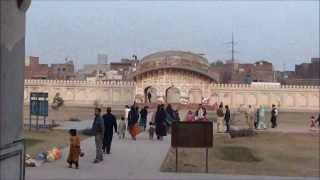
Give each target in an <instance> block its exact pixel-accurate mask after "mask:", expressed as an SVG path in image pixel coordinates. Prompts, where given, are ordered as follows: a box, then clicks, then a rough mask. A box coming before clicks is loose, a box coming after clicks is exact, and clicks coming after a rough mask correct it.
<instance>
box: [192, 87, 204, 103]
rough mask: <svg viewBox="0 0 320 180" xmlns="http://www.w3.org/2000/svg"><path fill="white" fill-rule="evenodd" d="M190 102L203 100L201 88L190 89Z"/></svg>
mask: <svg viewBox="0 0 320 180" xmlns="http://www.w3.org/2000/svg"><path fill="white" fill-rule="evenodd" d="M189 99H190V101H189V103H191V104H200V103H201V100H202V92H201V90H200V89H190V91H189Z"/></svg>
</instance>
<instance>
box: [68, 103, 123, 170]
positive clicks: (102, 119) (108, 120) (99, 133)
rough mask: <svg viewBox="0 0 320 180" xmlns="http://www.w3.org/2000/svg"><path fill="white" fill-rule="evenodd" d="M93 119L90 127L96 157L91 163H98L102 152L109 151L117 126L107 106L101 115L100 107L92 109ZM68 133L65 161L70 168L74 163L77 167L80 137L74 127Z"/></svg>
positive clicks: (106, 152)
mask: <svg viewBox="0 0 320 180" xmlns="http://www.w3.org/2000/svg"><path fill="white" fill-rule="evenodd" d="M94 115H95V116H94V120H93V123H92V127H91V132H92V135H94V137H95V145H96V158H95V159H94V161H93V163H99V162H101V161H103V153H105V154H110V153H111V143H112V138H113V134H114V131H113V130H115V132H116V133H117V131H118V126H117V120H116V117H115V116H114V115H113V114H112V113H111V108H110V107H108V108H107V111H106V113H105V114H104V115H103V116H102V115H101V108H95V109H94ZM122 121H123V122H124V118H122ZM119 126H120V127H119V128H123V127H122V125H121V123H119ZM69 134H70V148H69V155H68V158H67V162H68V164H69V168H72V165H73V164H74V165H75V167H76V168H77V169H78V168H79V157H80V156H82V155H83V153H82V152H81V147H80V138H79V136H78V135H77V130H76V129H71V130H70V131H69Z"/></svg>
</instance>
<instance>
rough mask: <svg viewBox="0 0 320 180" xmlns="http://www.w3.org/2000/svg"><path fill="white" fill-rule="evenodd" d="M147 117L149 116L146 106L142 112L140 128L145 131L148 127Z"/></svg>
mask: <svg viewBox="0 0 320 180" xmlns="http://www.w3.org/2000/svg"><path fill="white" fill-rule="evenodd" d="M147 116H148V106H145V107H143V108H142V109H141V111H140V126H141V127H142V128H143V131H145V130H146V127H147Z"/></svg>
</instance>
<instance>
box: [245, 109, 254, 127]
mask: <svg viewBox="0 0 320 180" xmlns="http://www.w3.org/2000/svg"><path fill="white" fill-rule="evenodd" d="M246 121H247V125H248V128H249V129H253V126H254V110H253V108H252V106H251V105H249V107H248V109H247V111H246Z"/></svg>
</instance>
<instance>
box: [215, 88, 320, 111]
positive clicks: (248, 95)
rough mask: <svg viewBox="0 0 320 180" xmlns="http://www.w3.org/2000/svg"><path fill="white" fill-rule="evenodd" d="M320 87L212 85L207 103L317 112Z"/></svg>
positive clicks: (236, 106)
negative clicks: (273, 105)
mask: <svg viewBox="0 0 320 180" xmlns="http://www.w3.org/2000/svg"><path fill="white" fill-rule="evenodd" d="M319 91H320V86H295V85H284V86H280V85H278V86H277V85H254V86H253V85H247V84H214V85H212V88H211V95H210V97H209V103H210V104H212V103H215V102H224V104H228V105H230V106H231V107H233V108H238V107H241V106H243V107H245V106H248V105H253V106H254V107H258V106H260V105H263V106H266V107H271V105H272V104H275V105H277V106H278V107H279V108H280V109H282V110H284V111H319V101H320V99H319V98H320V97H319Z"/></svg>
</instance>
